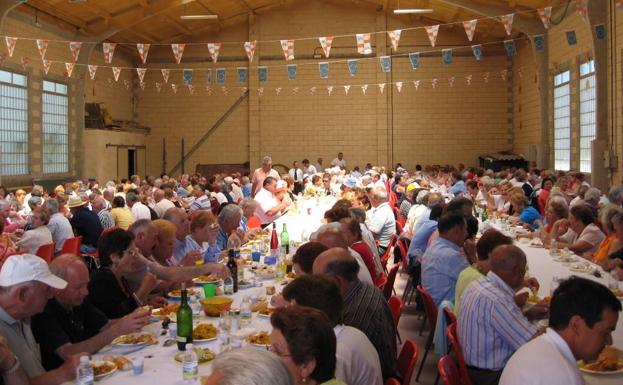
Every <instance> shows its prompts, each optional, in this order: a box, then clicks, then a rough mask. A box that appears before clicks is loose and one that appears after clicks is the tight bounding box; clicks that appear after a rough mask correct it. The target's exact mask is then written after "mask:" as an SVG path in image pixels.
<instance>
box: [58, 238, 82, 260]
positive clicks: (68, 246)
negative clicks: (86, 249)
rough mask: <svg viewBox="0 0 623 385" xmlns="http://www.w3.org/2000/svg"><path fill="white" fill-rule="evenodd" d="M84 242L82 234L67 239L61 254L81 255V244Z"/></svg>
mask: <svg viewBox="0 0 623 385" xmlns="http://www.w3.org/2000/svg"><path fill="white" fill-rule="evenodd" d="M81 244H82V236H77V237H73V238H67V239H65V242H63V247H62V248H61V254H73V255H80V245H81Z"/></svg>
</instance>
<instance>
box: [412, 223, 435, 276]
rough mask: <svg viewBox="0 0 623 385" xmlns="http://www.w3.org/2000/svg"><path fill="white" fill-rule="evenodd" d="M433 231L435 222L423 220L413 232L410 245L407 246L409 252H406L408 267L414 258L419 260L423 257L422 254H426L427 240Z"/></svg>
mask: <svg viewBox="0 0 623 385" xmlns="http://www.w3.org/2000/svg"><path fill="white" fill-rule="evenodd" d="M435 230H437V221H435V220H432V219H426V220H424V221H423V222H422V223H421V224H420V226H419V227H418V228H417V229H416V230H415V233H414V234H413V239H411V243H410V244H409V251H408V252H407V255H408V256H409V264H410V265H413V263H414V261H413V259H414V258H419V257H421V256H422V255H424V252H426V249H427V248H428V239H429V238H430V236H431V234H432V233H434V232H435Z"/></svg>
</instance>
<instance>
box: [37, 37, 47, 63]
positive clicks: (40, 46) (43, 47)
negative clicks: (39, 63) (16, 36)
mask: <svg viewBox="0 0 623 385" xmlns="http://www.w3.org/2000/svg"><path fill="white" fill-rule="evenodd" d="M36 42H37V50H38V51H39V55H41V60H45V52H46V51H47V50H48V44H49V41H47V40H43V39H37V41H36Z"/></svg>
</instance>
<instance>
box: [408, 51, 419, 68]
mask: <svg viewBox="0 0 623 385" xmlns="http://www.w3.org/2000/svg"><path fill="white" fill-rule="evenodd" d="M409 61H411V68H413V69H414V70H416V69H418V67H419V66H420V53H419V52H411V53H410V54H409Z"/></svg>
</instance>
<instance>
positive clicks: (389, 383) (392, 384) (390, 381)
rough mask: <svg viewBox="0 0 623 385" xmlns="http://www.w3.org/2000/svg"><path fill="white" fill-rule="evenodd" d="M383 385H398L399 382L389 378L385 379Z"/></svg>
mask: <svg viewBox="0 0 623 385" xmlns="http://www.w3.org/2000/svg"><path fill="white" fill-rule="evenodd" d="M384 385H400V381H398V380H397V379H395V378H394V377H390V378H388V379H387V381H385V384H384Z"/></svg>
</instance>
